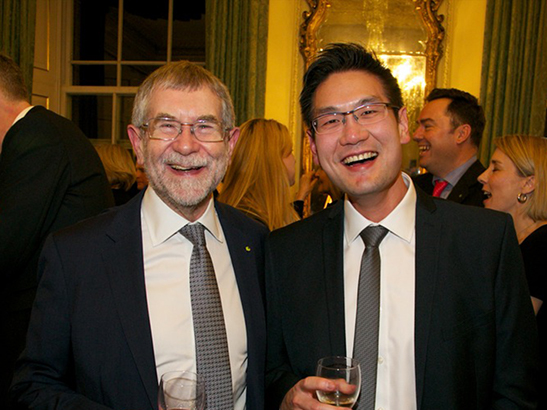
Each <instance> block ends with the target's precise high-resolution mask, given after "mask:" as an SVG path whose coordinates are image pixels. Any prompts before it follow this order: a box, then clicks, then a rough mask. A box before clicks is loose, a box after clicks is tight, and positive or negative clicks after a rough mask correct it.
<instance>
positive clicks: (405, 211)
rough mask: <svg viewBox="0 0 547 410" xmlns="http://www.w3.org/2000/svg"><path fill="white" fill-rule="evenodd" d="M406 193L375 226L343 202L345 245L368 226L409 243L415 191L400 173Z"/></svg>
mask: <svg viewBox="0 0 547 410" xmlns="http://www.w3.org/2000/svg"><path fill="white" fill-rule="evenodd" d="M402 175H403V180H404V182H405V185H406V186H407V188H408V189H407V191H406V194H405V196H404V197H403V199H402V200H401V202H399V204H398V205H397V206H396V207H395V209H394V210H393V211H391V213H390V214H389V215H388V216H386V217H385V218H384V219H383V220H381V221H380V222H378V223H377V224H375V223H373V222H372V221H369V220H368V219H367V218H365V217H364V216H363V215H361V214H360V213H359V212H358V211H357V210H356V209H355V208H354V207H353V205H352V204H351V202H350V201H349V200H348V199H347V197H346V199H345V201H344V215H345V216H344V224H345V225H344V233H345V236H346V243H351V242H353V241H354V240H355V239H357V238H358V237H359V235H360V234H361V231H362V230H363V229H365V228H366V227H368V226H369V225H382V226H383V227H385V228H387V229H389V231H390V232H391V233H393V234H394V235H397V236H398V237H400V238H401V239H403V240H404V241H406V242H408V243H410V242H411V239H412V236H413V234H414V229H415V226H416V190H415V189H414V184H413V183H412V179H411V178H410V177H409V176H408V175H407V174H405V173H404V172H403V173H402Z"/></svg>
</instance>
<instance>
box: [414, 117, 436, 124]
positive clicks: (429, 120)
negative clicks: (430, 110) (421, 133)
mask: <svg viewBox="0 0 547 410" xmlns="http://www.w3.org/2000/svg"><path fill="white" fill-rule="evenodd" d="M426 123H429V124H435V120H434V119H433V118H422V119H419V120H416V124H422V125H423V124H426Z"/></svg>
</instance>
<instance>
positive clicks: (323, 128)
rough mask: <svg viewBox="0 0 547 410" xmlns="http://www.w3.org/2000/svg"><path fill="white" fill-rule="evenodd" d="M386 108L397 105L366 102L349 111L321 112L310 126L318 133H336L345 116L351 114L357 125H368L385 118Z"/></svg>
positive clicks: (339, 130)
mask: <svg viewBox="0 0 547 410" xmlns="http://www.w3.org/2000/svg"><path fill="white" fill-rule="evenodd" d="M388 108H392V109H394V110H398V109H399V107H396V106H394V105H391V104H389V103H384V102H382V103H368V104H364V105H360V106H359V107H357V108H355V109H353V110H351V111H346V112H328V113H325V114H321V115H320V116H318V117H317V118H315V119H314V120H313V121H312V126H313V129H314V130H315V133H316V134H318V135H327V134H337V133H340V132H341V131H342V129H343V126H344V124H345V123H346V116H348V115H351V116H352V117H353V119H354V120H355V121H356V122H357V124H359V125H370V124H374V123H376V122H380V121H382V120H383V119H384V118H386V117H387V113H388Z"/></svg>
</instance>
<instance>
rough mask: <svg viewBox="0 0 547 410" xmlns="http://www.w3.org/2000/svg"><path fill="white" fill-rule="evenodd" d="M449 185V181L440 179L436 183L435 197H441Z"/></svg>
mask: <svg viewBox="0 0 547 410" xmlns="http://www.w3.org/2000/svg"><path fill="white" fill-rule="evenodd" d="M447 185H448V181H443V180H442V179H438V180H437V181H435V187H434V188H433V196H436V197H440V196H441V192H443V190H444V189H445V188H446V186H447Z"/></svg>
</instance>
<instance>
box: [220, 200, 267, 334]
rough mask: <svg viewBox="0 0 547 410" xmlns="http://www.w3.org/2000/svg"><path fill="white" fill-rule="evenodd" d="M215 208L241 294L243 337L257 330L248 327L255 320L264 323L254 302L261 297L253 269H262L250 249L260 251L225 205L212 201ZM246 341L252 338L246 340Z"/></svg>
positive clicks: (261, 311) (262, 315)
mask: <svg viewBox="0 0 547 410" xmlns="http://www.w3.org/2000/svg"><path fill="white" fill-rule="evenodd" d="M215 208H216V210H217V212H218V215H219V219H220V223H221V225H222V230H223V231H224V235H226V242H227V245H228V250H229V252H230V257H231V259H232V266H233V268H234V273H235V276H236V281H237V286H238V288H239V293H240V297H241V304H242V307H243V312H244V314H245V322H246V326H247V337H250V338H252V337H254V336H256V335H257V332H253V331H252V330H253V329H252V327H253V326H255V325H257V324H258V323H264V321H265V319H264V316H265V315H264V311H263V310H262V309H260V306H263V304H259V303H257V301H258V300H264V295H263V290H262V288H263V287H262V286H260V283H259V281H258V280H259V279H258V277H259V275H257V272H263V267H262V266H260V267H259V266H256V262H255V254H254V252H262V251H261V250H260V249H253V248H254V247H255V246H259V244H257V243H254V242H253V241H251V240H250V239H249V236H248V235H247V234H246V233H245V232H244V231H242V230H241V228H240V227H238V226H237V225H236V224H235V223H234V220H233V218H230V217H229V215H228V210H227V208H226V206H225V205H224V204H222V203H219V202H217V201H215ZM253 317H257V318H259V319H260V320H258V321H255V320H252V319H251V318H253ZM248 343H249V344H251V343H252V341H249V342H248Z"/></svg>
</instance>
